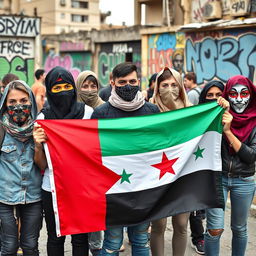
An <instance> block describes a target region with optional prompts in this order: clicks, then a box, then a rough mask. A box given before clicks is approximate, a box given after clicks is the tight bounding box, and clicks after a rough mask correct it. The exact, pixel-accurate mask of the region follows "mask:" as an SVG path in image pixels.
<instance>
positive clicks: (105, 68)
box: [98, 41, 141, 87]
mask: <svg viewBox="0 0 256 256" xmlns="http://www.w3.org/2000/svg"><path fill="white" fill-rule="evenodd" d="M100 47H101V48H100V52H99V58H98V76H99V80H100V83H101V86H103V87H104V86H107V85H108V84H109V74H110V72H111V71H112V70H113V68H114V67H115V66H116V65H117V64H119V63H121V62H124V61H131V62H133V63H135V64H136V65H137V67H138V71H139V75H140V73H141V44H140V41H139V42H127V43H106V44H102V45H101V46H100Z"/></svg>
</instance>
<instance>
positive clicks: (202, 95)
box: [198, 80, 224, 104]
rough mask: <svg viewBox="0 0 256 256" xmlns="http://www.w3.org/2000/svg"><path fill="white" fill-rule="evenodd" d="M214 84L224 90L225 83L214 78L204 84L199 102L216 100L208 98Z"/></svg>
mask: <svg viewBox="0 0 256 256" xmlns="http://www.w3.org/2000/svg"><path fill="white" fill-rule="evenodd" d="M214 86H215V87H218V88H219V89H220V90H221V91H222V92H223V91H224V84H223V83H222V82H221V81H217V80H213V81H211V82H209V83H207V84H206V85H205V86H204V88H203V90H202V91H201V93H200V96H199V103H198V104H201V103H206V102H211V101H214V100H207V99H206V95H207V92H208V91H209V90H210V89H211V88H212V87H214Z"/></svg>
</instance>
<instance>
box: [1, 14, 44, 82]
mask: <svg viewBox="0 0 256 256" xmlns="http://www.w3.org/2000/svg"><path fill="white" fill-rule="evenodd" d="M39 27H40V20H39V19H35V18H28V17H18V16H0V67H1V69H0V79H2V78H3V76H4V75H5V74H7V73H13V74H15V75H17V76H18V77H19V79H21V80H23V81H25V82H27V83H28V84H29V85H32V83H33V82H34V65H35V48H36V47H35V37H36V36H38V35H39V31H40V30H39Z"/></svg>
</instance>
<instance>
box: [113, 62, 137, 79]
mask: <svg viewBox="0 0 256 256" xmlns="http://www.w3.org/2000/svg"><path fill="white" fill-rule="evenodd" d="M134 71H135V72H136V74H137V75H138V71H137V67H136V65H134V64H133V63H131V62H123V63H120V64H118V65H116V66H115V67H114V69H113V71H112V74H113V80H115V79H116V78H119V77H124V76H127V75H129V74H131V73H132V72H134Z"/></svg>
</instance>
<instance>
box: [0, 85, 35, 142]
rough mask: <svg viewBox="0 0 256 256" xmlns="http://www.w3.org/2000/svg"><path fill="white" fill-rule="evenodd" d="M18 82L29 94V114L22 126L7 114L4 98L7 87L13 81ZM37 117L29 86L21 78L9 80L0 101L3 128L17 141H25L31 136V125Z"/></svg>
mask: <svg viewBox="0 0 256 256" xmlns="http://www.w3.org/2000/svg"><path fill="white" fill-rule="evenodd" d="M15 82H19V83H21V84H22V85H23V86H24V87H25V89H26V91H27V92H28V94H29V100H30V102H31V111H30V116H29V117H28V118H27V120H26V122H25V124H24V125H22V126H18V125H17V124H15V123H14V122H12V121H11V120H10V116H9V115H8V114H7V112H6V111H7V108H6V98H7V95H8V93H9V87H10V86H11V85H12V84H13V83H15ZM36 117H37V105H36V100H35V97H34V94H33V93H32V90H31V88H30V87H29V86H28V85H27V84H26V83H25V82H24V81H21V80H15V81H12V82H10V83H9V84H8V85H7V86H6V88H5V90H4V93H3V96H2V98H1V101H0V120H1V122H2V125H3V128H4V130H5V131H6V132H7V133H9V134H10V135H11V136H13V137H14V138H16V139H17V140H19V141H22V142H24V141H26V140H28V139H30V138H31V137H32V133H33V127H34V121H35V120H36Z"/></svg>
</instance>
